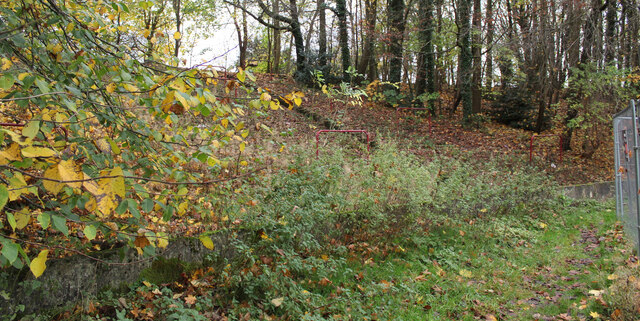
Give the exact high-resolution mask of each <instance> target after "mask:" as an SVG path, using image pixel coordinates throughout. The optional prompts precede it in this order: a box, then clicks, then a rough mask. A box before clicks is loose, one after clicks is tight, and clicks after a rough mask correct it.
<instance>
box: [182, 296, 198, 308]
mask: <svg viewBox="0 0 640 321" xmlns="http://www.w3.org/2000/svg"><path fill="white" fill-rule="evenodd" d="M184 302H185V303H186V304H188V305H194V304H195V303H196V297H195V296H193V295H191V294H189V295H187V297H186V298H184Z"/></svg>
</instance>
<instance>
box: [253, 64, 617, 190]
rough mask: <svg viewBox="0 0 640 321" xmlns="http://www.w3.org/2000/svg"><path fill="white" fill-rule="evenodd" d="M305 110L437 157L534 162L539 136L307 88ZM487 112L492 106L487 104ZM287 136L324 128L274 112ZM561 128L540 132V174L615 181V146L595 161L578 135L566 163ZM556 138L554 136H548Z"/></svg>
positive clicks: (272, 79) (277, 127)
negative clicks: (447, 151)
mask: <svg viewBox="0 0 640 321" xmlns="http://www.w3.org/2000/svg"><path fill="white" fill-rule="evenodd" d="M258 84H259V85H260V86H262V87H266V88H268V89H269V90H271V92H272V93H287V92H291V91H292V89H293V88H297V87H296V85H295V83H294V82H293V81H292V80H291V79H290V78H285V77H281V76H272V75H259V76H258ZM304 92H305V95H306V96H305V97H304V99H303V103H302V106H301V107H296V108H302V109H304V110H306V111H307V112H312V113H314V114H316V115H319V116H321V117H323V118H326V119H331V120H333V121H334V122H335V123H337V124H338V125H339V126H340V129H363V130H367V131H368V132H369V133H371V135H372V136H373V137H372V140H375V139H384V138H385V137H393V139H395V140H396V141H398V142H399V144H400V145H402V146H407V148H408V149H410V151H411V152H412V153H414V154H417V155H421V156H424V157H425V158H430V157H433V156H434V154H435V153H437V152H441V150H442V149H436V148H435V147H436V146H445V145H449V146H455V147H457V149H458V150H460V151H462V152H468V153H470V154H472V155H473V157H475V158H478V157H479V158H487V159H490V158H491V157H492V156H494V155H497V154H505V155H507V154H508V155H510V156H514V157H515V159H517V160H519V161H522V162H529V158H530V155H529V154H530V142H531V137H532V135H534V134H535V133H534V132H532V131H528V130H522V129H515V128H511V127H509V126H506V125H502V124H499V123H496V122H494V121H491V120H487V121H484V122H482V123H481V124H479V125H478V126H475V127H472V128H465V127H463V126H462V125H461V118H462V115H461V112H460V108H458V112H457V113H456V114H454V115H450V114H438V115H436V116H434V117H432V118H430V119H427V117H419V116H415V115H410V114H407V113H398V112H397V111H396V109H395V108H393V107H388V106H385V105H384V104H381V103H376V102H370V101H367V99H366V97H365V99H364V101H363V102H362V104H360V105H353V104H347V103H345V102H343V101H340V99H338V98H335V97H334V98H330V97H327V95H325V94H323V93H322V92H321V91H320V90H314V89H306V90H305V91H304ZM438 104H439V106H442V107H443V108H442V109H445V108H446V109H448V108H449V106H451V105H452V98H451V95H447V94H444V95H442V96H441V98H440V100H439V102H438ZM483 104H484V105H485V106H483V107H484V108H485V109H486V108H488V103H487V102H483ZM266 122H267V123H268V125H269V126H271V127H272V128H273V129H274V131H278V132H280V133H281V136H291V138H290V139H292V140H295V141H297V142H300V141H302V140H308V141H309V142H312V141H313V140H314V139H315V138H314V136H315V132H316V131H317V130H320V129H328V128H326V127H323V126H322V124H321V123H319V122H317V121H315V122H314V121H313V120H311V119H310V118H309V117H306V116H303V115H301V114H300V113H298V112H295V111H290V110H286V109H285V110H284V111H283V112H282V113H271V114H270V116H269V119H268V120H267V121H266ZM560 133H561V129H557V128H555V129H550V130H548V131H545V132H542V133H540V135H541V136H542V137H539V138H536V139H535V142H534V146H533V148H534V152H533V157H532V158H533V164H534V165H536V166H538V167H539V168H540V170H543V171H546V172H547V173H548V174H550V175H553V176H554V177H555V178H556V180H557V182H558V183H559V184H560V185H563V186H564V185H577V184H585V183H590V182H601V181H611V180H613V167H614V165H613V154H612V152H611V151H612V150H613V147H612V146H613V143H612V142H609V141H607V142H604V143H603V144H602V146H600V148H599V149H598V150H597V151H596V152H595V153H594V155H593V156H592V157H591V158H584V157H582V156H581V153H580V143H581V133H579V132H578V133H576V135H574V139H573V141H572V148H573V150H570V151H565V152H564V153H563V155H562V160H560V154H559V148H558V136H554V135H559V134H560ZM544 136H552V137H544Z"/></svg>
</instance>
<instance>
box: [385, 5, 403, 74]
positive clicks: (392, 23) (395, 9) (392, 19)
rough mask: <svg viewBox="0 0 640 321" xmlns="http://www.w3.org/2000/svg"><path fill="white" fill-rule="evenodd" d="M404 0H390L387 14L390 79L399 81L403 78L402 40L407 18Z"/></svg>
mask: <svg viewBox="0 0 640 321" xmlns="http://www.w3.org/2000/svg"><path fill="white" fill-rule="evenodd" d="M404 10H405V5H404V0H388V2H387V15H388V24H389V39H390V41H389V55H390V56H391V57H390V58H389V81H390V82H392V83H399V82H400V81H401V80H402V78H401V76H402V52H403V50H402V41H403V37H404V28H405V18H404Z"/></svg>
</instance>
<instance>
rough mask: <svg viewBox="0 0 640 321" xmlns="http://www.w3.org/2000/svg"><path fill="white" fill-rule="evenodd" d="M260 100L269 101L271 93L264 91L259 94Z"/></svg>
mask: <svg viewBox="0 0 640 321" xmlns="http://www.w3.org/2000/svg"><path fill="white" fill-rule="evenodd" d="M260 100H262V101H270V100H271V95H269V93H267V92H266V91H265V92H263V93H262V95H260Z"/></svg>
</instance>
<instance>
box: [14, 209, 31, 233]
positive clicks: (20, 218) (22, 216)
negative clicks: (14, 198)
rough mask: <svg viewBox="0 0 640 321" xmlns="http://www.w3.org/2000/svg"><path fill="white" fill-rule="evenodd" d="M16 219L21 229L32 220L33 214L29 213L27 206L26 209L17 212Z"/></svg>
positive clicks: (17, 226)
mask: <svg viewBox="0 0 640 321" xmlns="http://www.w3.org/2000/svg"><path fill="white" fill-rule="evenodd" d="M15 219H16V229H18V230H21V229H23V228H25V227H26V226H27V225H28V224H29V221H31V215H29V212H28V210H27V209H26V208H25V209H24V210H22V211H20V212H17V213H16V214H15Z"/></svg>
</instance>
